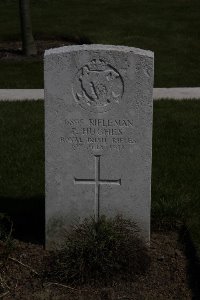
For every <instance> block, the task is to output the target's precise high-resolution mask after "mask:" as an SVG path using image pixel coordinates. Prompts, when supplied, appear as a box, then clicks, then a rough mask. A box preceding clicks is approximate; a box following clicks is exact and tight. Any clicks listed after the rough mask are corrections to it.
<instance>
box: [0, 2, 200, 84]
mask: <svg viewBox="0 0 200 300" xmlns="http://www.w3.org/2000/svg"><path fill="white" fill-rule="evenodd" d="M31 3H32V20H33V31H34V35H35V37H36V38H40V39H43V38H47V39H48V38H50V37H53V38H57V39H59V37H77V36H79V37H86V38H87V39H88V40H90V41H91V43H102V44H118V45H127V46H134V47H139V48H144V49H149V50H152V51H154V52H155V86H156V87H176V86H199V78H200V68H199V65H200V55H199V53H200V43H199V36H200V1H199V0H192V1H191V0H168V1H161V0H151V1H149V0H139V1H138V0H112V1H111V0H59V1H57V0H32V1H31ZM14 39H17V40H19V39H20V26H19V18H18V0H4V1H0V43H1V41H3V40H4V41H5V40H8V41H9V40H14ZM26 64H27V68H25V66H26ZM27 69H28V70H29V71H28V70H27ZM32 70H33V72H32ZM27 72H29V74H28V79H29V80H27ZM35 76H37V79H35ZM5 78H7V80H5ZM18 87H21V88H42V87H43V76H42V65H41V63H38V62H37V61H35V60H33V61H31V63H28V62H23V63H22V67H20V66H19V62H18V63H16V62H14V61H12V60H10V61H9V62H7V65H5V62H3V61H0V88H18Z"/></svg>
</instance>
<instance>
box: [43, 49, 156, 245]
mask: <svg viewBox="0 0 200 300" xmlns="http://www.w3.org/2000/svg"><path fill="white" fill-rule="evenodd" d="M152 94H153V53H152V52H150V51H145V50H141V49H136V48H130V47H123V46H106V45H81V46H68V47H62V48H57V49H50V50H47V51H46V52H45V168H46V171H45V173H46V246H47V248H51V247H52V246H53V245H54V244H55V243H56V244H57V245H60V243H62V240H63V234H64V232H65V230H66V229H69V227H70V225H72V224H74V223H76V222H82V221H83V220H84V219H85V218H88V217H94V218H95V219H96V220H98V218H99V216H100V215H106V216H109V217H114V216H116V215H122V216H123V217H125V218H131V219H133V220H135V221H136V223H137V224H138V225H139V227H140V229H141V233H142V235H143V237H144V239H145V240H146V241H149V239H150V207H151V205H150V203H151V155H152V106H153V102H152Z"/></svg>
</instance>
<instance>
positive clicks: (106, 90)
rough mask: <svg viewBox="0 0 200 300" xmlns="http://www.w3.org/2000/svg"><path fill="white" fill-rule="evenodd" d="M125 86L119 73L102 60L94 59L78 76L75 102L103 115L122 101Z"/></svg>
mask: <svg viewBox="0 0 200 300" xmlns="http://www.w3.org/2000/svg"><path fill="white" fill-rule="evenodd" d="M123 89H124V84H123V80H122V77H121V75H120V74H119V72H118V71H117V70H116V69H114V68H113V67H112V66H111V65H110V64H108V63H106V62H105V61H104V60H102V59H93V60H92V61H90V62H89V63H88V64H86V65H84V66H83V67H82V68H81V69H80V70H79V71H78V72H77V74H76V76H75V78H74V84H73V88H72V90H73V95H74V99H75V101H76V102H77V103H78V104H79V105H80V106H81V107H82V108H83V109H86V110H89V111H92V112H98V113H103V112H106V111H108V110H110V109H112V107H113V106H115V105H116V104H118V103H119V102H120V101H121V98H122V95H123Z"/></svg>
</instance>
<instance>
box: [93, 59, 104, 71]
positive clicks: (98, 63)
mask: <svg viewBox="0 0 200 300" xmlns="http://www.w3.org/2000/svg"><path fill="white" fill-rule="evenodd" d="M89 68H90V71H104V70H105V69H106V63H105V62H104V61H103V60H102V59H93V60H92V61H91V62H90V63H89Z"/></svg>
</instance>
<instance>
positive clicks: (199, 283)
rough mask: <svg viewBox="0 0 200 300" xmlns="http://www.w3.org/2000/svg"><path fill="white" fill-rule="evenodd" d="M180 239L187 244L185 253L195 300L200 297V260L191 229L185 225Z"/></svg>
mask: <svg viewBox="0 0 200 300" xmlns="http://www.w3.org/2000/svg"><path fill="white" fill-rule="evenodd" d="M180 239H181V241H182V242H183V243H184V245H185V255H186V257H187V259H188V270H187V271H188V280H189V286H190V288H191V290H192V293H193V297H192V299H193V300H198V299H200V261H199V258H198V255H197V251H196V248H195V246H194V243H193V242H192V239H191V236H190V233H189V231H188V230H187V229H186V228H185V227H183V228H182V230H181V233H180Z"/></svg>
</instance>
